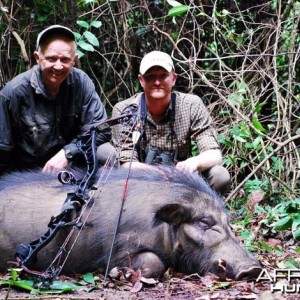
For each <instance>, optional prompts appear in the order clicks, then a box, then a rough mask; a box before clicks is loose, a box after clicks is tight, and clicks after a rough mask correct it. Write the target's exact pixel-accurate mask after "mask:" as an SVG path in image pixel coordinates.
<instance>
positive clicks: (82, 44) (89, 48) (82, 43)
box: [77, 40, 95, 52]
mask: <svg viewBox="0 0 300 300" xmlns="http://www.w3.org/2000/svg"><path fill="white" fill-rule="evenodd" d="M77 45H78V46H79V47H80V48H82V49H83V50H86V51H91V52H93V51H95V49H94V47H93V46H92V45H91V44H88V43H86V42H85V41H83V40H80V41H78V43H77Z"/></svg>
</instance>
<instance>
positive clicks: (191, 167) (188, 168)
mask: <svg viewBox="0 0 300 300" xmlns="http://www.w3.org/2000/svg"><path fill="white" fill-rule="evenodd" d="M176 168H177V169H178V170H181V171H185V172H189V173H194V172H196V171H197V170H198V161H197V156H194V157H190V158H188V159H186V160H183V161H179V162H178V163H177V164H176Z"/></svg>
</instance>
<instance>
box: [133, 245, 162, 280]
mask: <svg viewBox="0 0 300 300" xmlns="http://www.w3.org/2000/svg"><path fill="white" fill-rule="evenodd" d="M132 268H133V269H134V270H137V269H140V270H141V272H142V276H143V277H146V278H158V277H160V276H162V275H163V274H164V272H165V270H166V264H165V263H164V261H163V260H162V259H161V258H160V257H159V256H158V255H157V254H155V253H153V252H151V251H147V252H142V253H138V254H136V255H135V256H134V257H133V258H132Z"/></svg>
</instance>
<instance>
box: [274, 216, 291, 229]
mask: <svg viewBox="0 0 300 300" xmlns="http://www.w3.org/2000/svg"><path fill="white" fill-rule="evenodd" d="M292 222H293V219H292V218H291V217H290V216H286V217H284V218H283V219H281V220H279V221H277V222H275V223H274V224H273V228H274V229H275V230H287V229H290V228H291V226H292Z"/></svg>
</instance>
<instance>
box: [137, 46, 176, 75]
mask: <svg viewBox="0 0 300 300" xmlns="http://www.w3.org/2000/svg"><path fill="white" fill-rule="evenodd" d="M154 66H160V67H162V68H164V69H165V70H167V71H168V72H171V71H172V70H174V69H175V68H174V64H173V61H172V58H171V56H170V55H169V54H167V53H165V52H161V51H152V52H149V53H148V54H146V55H145V56H144V57H143V59H142V61H141V64H140V74H141V75H144V74H145V73H146V72H147V71H148V70H149V69H150V68H152V67H154Z"/></svg>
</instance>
